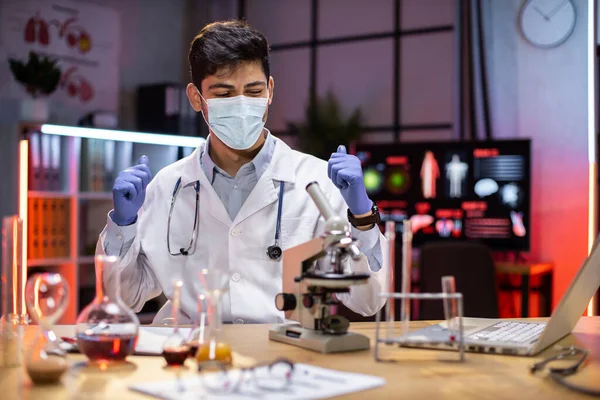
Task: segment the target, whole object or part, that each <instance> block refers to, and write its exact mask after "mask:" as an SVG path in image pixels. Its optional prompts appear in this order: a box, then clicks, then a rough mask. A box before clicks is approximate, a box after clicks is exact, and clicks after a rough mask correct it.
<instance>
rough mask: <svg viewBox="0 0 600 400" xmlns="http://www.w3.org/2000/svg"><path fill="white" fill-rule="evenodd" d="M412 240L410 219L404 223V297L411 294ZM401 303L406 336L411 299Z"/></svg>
mask: <svg viewBox="0 0 600 400" xmlns="http://www.w3.org/2000/svg"><path fill="white" fill-rule="evenodd" d="M412 239H413V234H412V223H411V221H410V220H409V219H405V220H404V221H403V222H402V294H404V295H408V294H409V293H410V292H411V281H412V276H411V275H412V272H411V270H412ZM400 303H401V310H400V320H401V321H402V326H403V334H404V335H406V334H407V333H408V323H409V321H410V299H408V298H402V300H401V301H400Z"/></svg>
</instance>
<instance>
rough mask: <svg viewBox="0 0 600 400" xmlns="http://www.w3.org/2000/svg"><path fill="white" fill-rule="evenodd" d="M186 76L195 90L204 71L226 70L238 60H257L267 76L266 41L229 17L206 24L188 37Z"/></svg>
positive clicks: (235, 65)
mask: <svg viewBox="0 0 600 400" xmlns="http://www.w3.org/2000/svg"><path fill="white" fill-rule="evenodd" d="M188 60H189V62H190V76H191V79H192V82H193V83H194V85H196V87H197V88H198V90H202V88H201V83H202V80H203V79H204V78H206V77H207V76H208V75H214V74H216V73H227V72H229V71H230V70H232V69H235V68H236V67H237V66H238V65H239V64H240V62H243V61H256V62H260V63H261V65H262V68H263V71H264V73H265V76H266V78H267V79H269V77H270V67H269V43H268V42H267V39H266V38H265V36H264V35H263V34H262V33H260V32H259V31H257V30H256V29H254V28H252V27H251V26H250V25H248V24H247V23H246V22H245V21H241V20H231V21H222V22H213V23H210V24H208V25H206V26H205V27H204V28H202V30H201V31H200V33H198V35H196V37H195V38H194V40H192V44H191V45H190V52H189V54H188Z"/></svg>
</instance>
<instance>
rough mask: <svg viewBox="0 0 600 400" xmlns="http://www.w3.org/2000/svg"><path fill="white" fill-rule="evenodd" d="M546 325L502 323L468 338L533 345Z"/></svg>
mask: <svg viewBox="0 0 600 400" xmlns="http://www.w3.org/2000/svg"><path fill="white" fill-rule="evenodd" d="M544 328H546V324H532V323H523V322H512V321H502V322H498V323H496V324H495V325H492V326H490V327H487V328H485V329H483V330H481V331H479V332H475V333H472V334H470V335H469V336H467V337H466V339H472V340H489V341H493V342H508V343H531V342H534V341H535V340H537V339H538V338H539V337H540V335H541V334H542V332H543V331H544Z"/></svg>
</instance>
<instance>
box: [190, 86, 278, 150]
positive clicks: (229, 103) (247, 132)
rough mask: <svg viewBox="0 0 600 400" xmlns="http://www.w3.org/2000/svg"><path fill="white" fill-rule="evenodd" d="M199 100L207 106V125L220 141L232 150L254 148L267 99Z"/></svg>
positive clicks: (261, 125)
mask: <svg viewBox="0 0 600 400" xmlns="http://www.w3.org/2000/svg"><path fill="white" fill-rule="evenodd" d="M198 93H200V92H198ZM200 97H202V95H200ZM202 99H203V100H204V101H205V102H206V104H207V106H208V121H206V123H207V124H208V126H209V127H210V130H211V131H212V132H213V133H214V134H215V135H216V136H217V137H218V138H219V140H221V141H222V142H223V143H225V145H226V146H227V147H229V148H232V149H234V150H248V149H249V148H251V147H252V146H254V144H255V143H256V141H257V140H258V138H259V136H260V134H261V132H262V130H263V128H264V126H265V122H264V121H263V116H264V115H265V112H266V111H267V103H268V101H269V98H268V97H247V96H236V97H226V98H215V99H208V100H206V99H204V97H202Z"/></svg>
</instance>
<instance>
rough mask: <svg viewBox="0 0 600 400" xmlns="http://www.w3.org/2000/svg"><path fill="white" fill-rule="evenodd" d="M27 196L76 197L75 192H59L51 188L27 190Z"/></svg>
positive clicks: (46, 197)
mask: <svg viewBox="0 0 600 400" xmlns="http://www.w3.org/2000/svg"><path fill="white" fill-rule="evenodd" d="M27 197H34V198H45V199H48V198H50V199H67V198H70V197H75V193H71V192H60V191H59V192H57V191H50V190H29V191H28V192H27Z"/></svg>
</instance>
